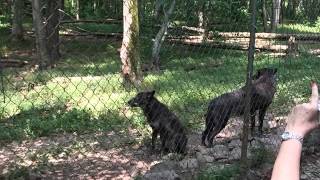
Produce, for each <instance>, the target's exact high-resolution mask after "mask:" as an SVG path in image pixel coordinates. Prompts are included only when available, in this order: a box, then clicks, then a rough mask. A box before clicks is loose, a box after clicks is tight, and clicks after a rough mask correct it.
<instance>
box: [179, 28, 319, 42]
mask: <svg viewBox="0 0 320 180" xmlns="http://www.w3.org/2000/svg"><path fill="white" fill-rule="evenodd" d="M181 30H187V31H193V32H195V33H203V32H204V29H202V28H198V27H190V26H182V27H181ZM213 34H217V35H218V36H219V37H223V38H249V37H250V33H249V32H216V33H214V32H212V31H210V32H209V38H211V39H212V38H214V36H213ZM291 36H293V37H295V39H296V40H301V41H306V40H313V41H320V33H299V34H296V33H289V34H281V33H256V38H257V39H275V40H289V38H290V37H291Z"/></svg>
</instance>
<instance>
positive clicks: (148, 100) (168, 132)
mask: <svg viewBox="0 0 320 180" xmlns="http://www.w3.org/2000/svg"><path fill="white" fill-rule="evenodd" d="M154 93H155V91H151V92H140V93H138V94H137V95H136V96H135V97H134V98H132V99H131V100H130V101H129V102H128V104H129V105H130V106H131V107H140V108H142V110H143V113H144V115H145V116H146V118H147V121H148V123H149V125H150V126H151V128H152V131H153V132H152V141H151V145H152V148H153V149H154V147H155V141H156V139H157V136H158V134H159V135H160V141H161V151H164V152H177V153H182V154H184V153H185V152H186V145H187V141H188V138H187V136H186V132H185V129H184V128H183V126H182V124H181V122H180V121H179V119H178V117H177V116H176V115H175V114H174V113H172V112H171V111H170V110H169V109H168V107H167V106H166V105H164V104H162V103H161V102H159V101H158V100H157V99H156V98H155V97H154Z"/></svg>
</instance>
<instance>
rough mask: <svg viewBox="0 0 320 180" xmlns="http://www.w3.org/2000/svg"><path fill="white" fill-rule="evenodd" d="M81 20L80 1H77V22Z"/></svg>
mask: <svg viewBox="0 0 320 180" xmlns="http://www.w3.org/2000/svg"><path fill="white" fill-rule="evenodd" d="M79 19H80V0H76V20H79Z"/></svg>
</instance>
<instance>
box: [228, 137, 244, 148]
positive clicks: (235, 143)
mask: <svg viewBox="0 0 320 180" xmlns="http://www.w3.org/2000/svg"><path fill="white" fill-rule="evenodd" d="M228 146H229V148H235V147H241V141H240V139H234V140H232V141H231V142H230V143H229V145H228Z"/></svg>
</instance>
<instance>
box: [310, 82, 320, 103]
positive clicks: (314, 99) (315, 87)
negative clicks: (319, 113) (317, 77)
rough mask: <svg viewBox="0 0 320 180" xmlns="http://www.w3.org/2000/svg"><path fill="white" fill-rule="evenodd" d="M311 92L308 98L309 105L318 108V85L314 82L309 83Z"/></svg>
mask: <svg viewBox="0 0 320 180" xmlns="http://www.w3.org/2000/svg"><path fill="white" fill-rule="evenodd" d="M311 90H312V94H311V98H310V103H311V104H312V105H313V106H316V107H317V108H318V101H319V92H318V85H317V83H316V82H314V81H312V82H311Z"/></svg>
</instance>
